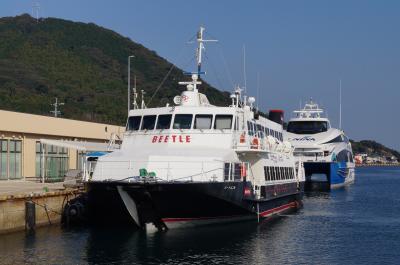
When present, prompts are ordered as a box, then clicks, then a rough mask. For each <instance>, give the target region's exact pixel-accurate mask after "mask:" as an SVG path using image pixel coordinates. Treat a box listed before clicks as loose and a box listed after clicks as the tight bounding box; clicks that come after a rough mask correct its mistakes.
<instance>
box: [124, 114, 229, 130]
mask: <svg viewBox="0 0 400 265" xmlns="http://www.w3.org/2000/svg"><path fill="white" fill-rule="evenodd" d="M193 116H194V119H193ZM172 120H173V122H172ZM232 121H233V116H232V115H215V118H214V115H212V114H196V115H192V114H175V115H172V114H161V115H144V116H131V117H129V119H128V124H127V130H128V131H139V130H141V131H148V130H154V129H156V130H165V129H171V124H172V129H203V130H208V129H211V128H214V129H219V130H230V129H231V128H232ZM213 122H214V123H213Z"/></svg>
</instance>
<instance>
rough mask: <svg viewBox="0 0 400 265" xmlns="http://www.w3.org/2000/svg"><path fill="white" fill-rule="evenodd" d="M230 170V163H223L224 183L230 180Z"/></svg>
mask: <svg viewBox="0 0 400 265" xmlns="http://www.w3.org/2000/svg"><path fill="white" fill-rule="evenodd" d="M230 169H231V164H230V163H225V164H224V180H225V181H228V180H230V179H229V178H230V176H229V173H230Z"/></svg>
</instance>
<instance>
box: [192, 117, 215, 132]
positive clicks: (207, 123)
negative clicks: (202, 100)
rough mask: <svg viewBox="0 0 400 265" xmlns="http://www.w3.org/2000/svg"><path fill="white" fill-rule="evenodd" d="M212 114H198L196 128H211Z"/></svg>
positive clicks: (195, 120) (195, 119)
mask: <svg viewBox="0 0 400 265" xmlns="http://www.w3.org/2000/svg"><path fill="white" fill-rule="evenodd" d="M212 118H213V116H212V115H196V117H195V118H194V129H211V124H212Z"/></svg>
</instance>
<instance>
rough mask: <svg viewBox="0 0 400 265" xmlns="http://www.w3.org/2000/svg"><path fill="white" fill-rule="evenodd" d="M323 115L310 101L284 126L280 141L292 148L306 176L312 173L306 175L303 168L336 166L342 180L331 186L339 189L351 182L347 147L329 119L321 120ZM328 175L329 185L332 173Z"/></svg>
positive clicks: (350, 158) (349, 147) (352, 178)
mask: <svg viewBox="0 0 400 265" xmlns="http://www.w3.org/2000/svg"><path fill="white" fill-rule="evenodd" d="M323 112H324V111H323V109H322V108H320V107H319V106H318V104H316V103H315V102H313V101H312V100H310V101H309V102H308V103H306V104H305V106H304V108H303V109H301V110H296V111H294V114H295V116H294V117H293V118H291V119H290V120H289V122H288V126H287V130H286V132H285V134H284V136H285V137H284V139H285V140H287V141H289V142H290V143H291V144H292V145H293V147H294V148H295V149H294V155H295V156H296V157H299V158H301V159H302V161H303V162H304V163H306V175H308V176H309V175H310V174H311V173H315V172H313V170H310V172H307V164H310V163H337V164H338V165H337V173H338V174H339V177H340V176H344V178H343V182H341V181H340V180H342V179H340V178H339V179H337V181H338V183H332V182H331V183H332V184H333V186H335V185H336V186H340V185H341V184H345V183H348V182H352V181H354V160H353V153H352V149H351V143H350V141H349V139H348V138H347V136H346V135H345V134H344V132H343V131H342V130H340V129H336V128H332V127H331V124H330V121H329V119H327V118H326V117H323ZM310 165H311V164H310ZM314 168H315V164H314ZM318 173H320V172H318ZM331 174H332V179H331V181H333V179H334V178H335V172H331Z"/></svg>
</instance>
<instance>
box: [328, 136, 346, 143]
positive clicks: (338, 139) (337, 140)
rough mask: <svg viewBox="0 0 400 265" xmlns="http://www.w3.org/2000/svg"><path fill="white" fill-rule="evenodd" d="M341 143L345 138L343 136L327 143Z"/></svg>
mask: <svg viewBox="0 0 400 265" xmlns="http://www.w3.org/2000/svg"><path fill="white" fill-rule="evenodd" d="M341 142H343V138H342V135H339V136H337V137H336V138H333V139H332V140H330V141H328V142H326V144H329V143H341Z"/></svg>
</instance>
